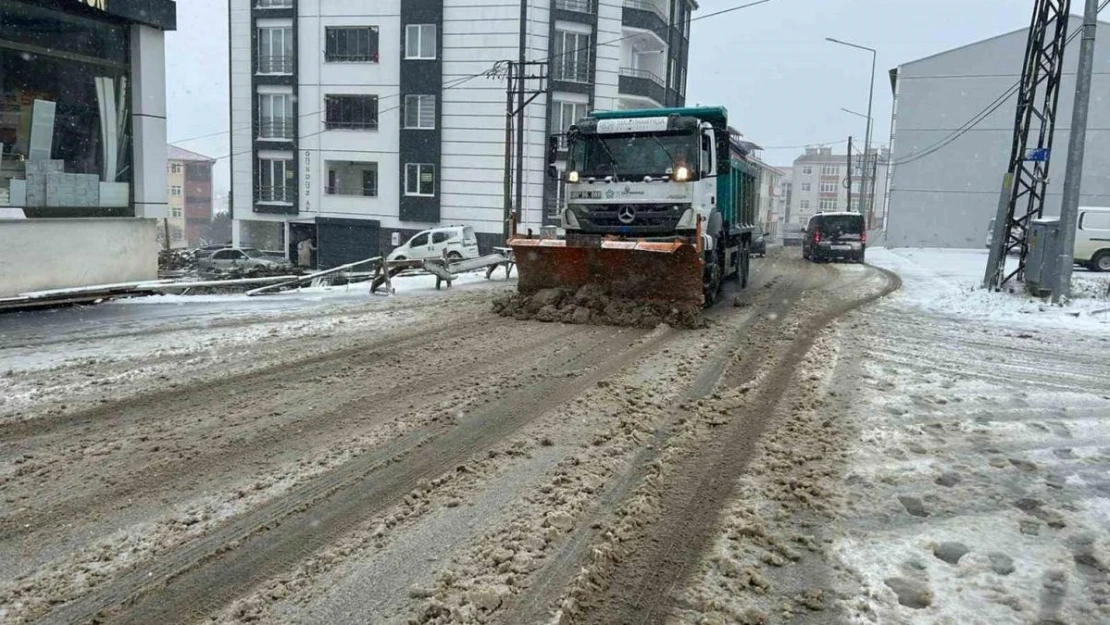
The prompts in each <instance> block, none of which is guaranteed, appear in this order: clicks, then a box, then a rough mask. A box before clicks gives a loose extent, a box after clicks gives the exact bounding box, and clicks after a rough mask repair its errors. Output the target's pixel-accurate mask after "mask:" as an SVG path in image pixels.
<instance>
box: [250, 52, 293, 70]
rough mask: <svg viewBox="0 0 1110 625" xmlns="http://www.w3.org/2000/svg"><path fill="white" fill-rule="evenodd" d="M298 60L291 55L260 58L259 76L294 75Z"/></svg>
mask: <svg viewBox="0 0 1110 625" xmlns="http://www.w3.org/2000/svg"><path fill="white" fill-rule="evenodd" d="M296 62H297V59H296V58H295V57H294V56H293V55H291V54H284V55H281V56H260V57H258V73H259V74H292V73H293V69H294V68H295V67H296Z"/></svg>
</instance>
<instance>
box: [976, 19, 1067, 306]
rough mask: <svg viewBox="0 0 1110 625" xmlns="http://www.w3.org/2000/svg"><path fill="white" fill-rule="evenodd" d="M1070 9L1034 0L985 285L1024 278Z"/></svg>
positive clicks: (1044, 186)
mask: <svg viewBox="0 0 1110 625" xmlns="http://www.w3.org/2000/svg"><path fill="white" fill-rule="evenodd" d="M1070 10H1071V0H1036V1H1035V3H1034V7H1033V16H1032V19H1031V20H1030V24H1029V39H1028V41H1027V42H1026V45H1025V60H1024V61H1023V64H1022V68H1021V81H1020V83H1019V88H1018V94H1017V96H1018V101H1017V107H1016V115H1015V118H1014V140H1013V145H1012V146H1011V149H1010V162H1009V166H1008V167H1007V169H1006V174H1005V176H1003V178H1002V194H1001V197H1000V199H999V204H998V213H997V216H996V217H995V222H994V233H993V236H992V240H991V251H990V256H989V257H988V260H987V268H986V271H985V272H984V276H983V288H986V289H1001V288H1002V286H1003V285H1005V284H1006V283H1007V282H1008V281H1010V280H1011V279H1013V278H1017V279H1018V280H1022V279H1024V277H1025V263H1026V260H1027V257H1028V254H1029V245H1028V237H1027V234H1028V232H1029V229H1030V225H1031V224H1032V222H1033V220H1035V219H1040V217H1041V215H1043V214H1044V205H1045V199H1046V196H1047V195H1048V172H1049V168H1050V166H1051V159H1052V141H1053V139H1054V137H1055V128H1056V109H1057V104H1058V103H1059V96H1060V82H1061V78H1062V76H1063V68H1064V50H1065V48H1066V47H1067V39H1068V19H1069V15H1070ZM1011 253H1014V254H1017V255H1018V259H1017V266H1016V267H1015V268H1014V269H1013V270H1012V271H1007V269H1006V259H1007V257H1008V256H1009V255H1010V254H1011Z"/></svg>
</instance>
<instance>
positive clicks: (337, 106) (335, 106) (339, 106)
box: [324, 93, 381, 131]
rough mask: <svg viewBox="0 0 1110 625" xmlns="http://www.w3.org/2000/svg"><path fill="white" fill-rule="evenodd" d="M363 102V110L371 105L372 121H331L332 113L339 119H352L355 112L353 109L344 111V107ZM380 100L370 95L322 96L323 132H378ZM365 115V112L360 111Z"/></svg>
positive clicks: (343, 94)
mask: <svg viewBox="0 0 1110 625" xmlns="http://www.w3.org/2000/svg"><path fill="white" fill-rule="evenodd" d="M362 100H365V101H366V102H364V103H363V109H365V105H366V104H368V103H373V109H374V115H373V120H372V121H352V120H350V119H347V120H344V119H339V120H333V119H332V114H333V112H334V113H335V114H336V115H338V116H339V117H353V115H351V114H352V113H354V112H356V111H354V109H353V108H347V109H346V110H345V109H344V105H345V104H346V105H347V106H351V105H353V104H354V103H356V102H359V101H362ZM379 104H380V98H378V96H377V95H376V94H371V93H329V94H326V95H325V96H324V130H357V131H368V130H378V129H379V128H380V125H381V112H380V109H379ZM361 112H363V113H365V110H363V111H361Z"/></svg>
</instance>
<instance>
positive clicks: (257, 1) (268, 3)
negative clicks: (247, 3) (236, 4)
mask: <svg viewBox="0 0 1110 625" xmlns="http://www.w3.org/2000/svg"><path fill="white" fill-rule="evenodd" d="M254 6H255V7H257V8H259V9H292V8H293V0H254Z"/></svg>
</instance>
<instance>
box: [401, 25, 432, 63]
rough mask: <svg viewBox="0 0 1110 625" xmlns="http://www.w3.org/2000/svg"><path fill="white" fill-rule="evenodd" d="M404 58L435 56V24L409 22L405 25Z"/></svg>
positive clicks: (430, 57)
mask: <svg viewBox="0 0 1110 625" xmlns="http://www.w3.org/2000/svg"><path fill="white" fill-rule="evenodd" d="M405 58H406V59H434V58H436V25H435V24H409V25H407V26H405Z"/></svg>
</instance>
